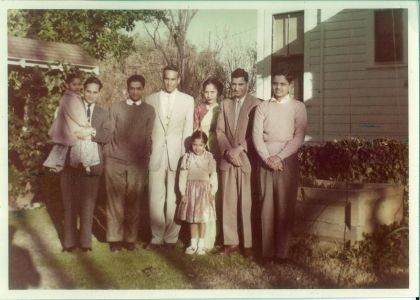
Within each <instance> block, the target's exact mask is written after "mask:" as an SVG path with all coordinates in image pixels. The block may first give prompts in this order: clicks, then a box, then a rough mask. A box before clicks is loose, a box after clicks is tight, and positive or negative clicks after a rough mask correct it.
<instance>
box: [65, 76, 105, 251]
mask: <svg viewBox="0 0 420 300" xmlns="http://www.w3.org/2000/svg"><path fill="white" fill-rule="evenodd" d="M83 86H84V90H83V97H82V98H83V104H84V105H85V108H86V114H87V118H88V121H89V123H90V125H91V126H92V127H93V128H94V129H95V131H94V133H93V134H92V136H91V137H90V138H91V139H92V141H93V142H95V143H97V144H98V152H99V159H100V164H99V165H95V166H92V167H90V172H89V174H87V173H86V170H85V168H83V167H80V168H73V167H71V166H70V165H69V161H68V159H67V161H66V164H65V168H64V170H63V172H62V173H61V178H60V181H61V191H62V199H63V206H64V235H63V239H64V251H68V252H71V251H72V250H73V249H74V248H75V247H76V245H77V239H78V244H79V246H80V248H81V249H82V251H84V252H86V251H91V250H92V222H93V212H94V208H95V203H96V198H97V195H98V189H99V182H100V175H101V174H102V173H103V165H104V164H103V162H104V159H103V154H102V147H103V145H104V144H105V143H107V142H108V141H109V139H110V137H111V126H110V119H109V113H108V112H107V111H106V110H104V109H103V108H101V107H99V106H97V105H96V101H97V99H98V97H99V93H100V90H101V88H102V83H101V81H100V80H99V79H97V78H96V77H90V78H88V79H87V80H86V81H85V83H84V85H83ZM70 151H71V148H70ZM78 216H79V218H80V230H79V232H78V231H77V217H78Z"/></svg>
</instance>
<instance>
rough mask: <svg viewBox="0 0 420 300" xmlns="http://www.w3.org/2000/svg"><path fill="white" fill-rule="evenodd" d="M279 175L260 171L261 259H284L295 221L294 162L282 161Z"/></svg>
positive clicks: (296, 180) (295, 189)
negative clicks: (281, 169)
mask: <svg viewBox="0 0 420 300" xmlns="http://www.w3.org/2000/svg"><path fill="white" fill-rule="evenodd" d="M283 168H284V169H283V171H272V170H269V169H267V168H265V167H261V169H260V184H261V192H262V209H261V225H262V256H263V257H274V256H276V257H278V258H287V256H288V252H289V242H290V238H291V234H292V230H293V223H294V218H295V206H296V198H297V189H298V171H299V165H298V158H297V155H296V154H294V155H292V156H289V157H287V158H286V159H285V160H283Z"/></svg>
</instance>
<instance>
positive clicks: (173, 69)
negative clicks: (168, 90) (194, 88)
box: [162, 65, 180, 77]
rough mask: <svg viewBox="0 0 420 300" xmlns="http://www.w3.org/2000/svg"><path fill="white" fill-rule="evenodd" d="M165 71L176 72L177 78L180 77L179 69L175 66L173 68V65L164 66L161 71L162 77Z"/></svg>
mask: <svg viewBox="0 0 420 300" xmlns="http://www.w3.org/2000/svg"><path fill="white" fill-rule="evenodd" d="M166 71H174V72H177V73H178V77H180V76H179V75H180V74H179V69H178V67H177V66H174V65H169V66H166V67H165V68H163V71H162V76H164V75H165V72H166Z"/></svg>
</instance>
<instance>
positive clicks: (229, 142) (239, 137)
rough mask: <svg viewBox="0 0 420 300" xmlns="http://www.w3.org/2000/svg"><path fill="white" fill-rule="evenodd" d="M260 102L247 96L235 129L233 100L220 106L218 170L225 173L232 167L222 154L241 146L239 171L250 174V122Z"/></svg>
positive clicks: (226, 101)
mask: <svg viewBox="0 0 420 300" xmlns="http://www.w3.org/2000/svg"><path fill="white" fill-rule="evenodd" d="M259 103H260V101H259V100H258V99H257V98H255V97H254V96H251V95H249V94H248V95H247V96H246V97H245V99H244V103H243V104H242V106H241V110H240V112H239V117H238V124H237V126H236V129H235V101H234V99H230V98H229V99H225V100H223V101H222V103H221V105H220V113H219V117H218V119H217V128H216V134H217V141H218V144H219V150H220V153H221V154H222V159H221V162H220V169H221V170H222V171H226V170H228V169H229V168H231V167H232V166H233V165H232V164H231V163H230V162H228V161H227V160H226V159H225V157H224V156H223V153H225V151H226V150H230V149H232V148H236V147H238V146H239V145H241V146H242V147H243V148H244V149H245V151H244V152H242V153H241V154H240V159H241V161H242V166H241V169H242V171H243V172H245V173H250V172H251V169H252V168H251V162H250V160H249V157H248V154H249V153H250V152H253V151H255V150H254V149H253V145H252V121H253V119H254V117H253V115H254V112H255V107H256V106H257V105H258V104H259Z"/></svg>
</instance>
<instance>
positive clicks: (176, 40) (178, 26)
mask: <svg viewBox="0 0 420 300" xmlns="http://www.w3.org/2000/svg"><path fill="white" fill-rule="evenodd" d="M197 11H198V10H197V9H192V10H191V9H190V10H168V11H166V17H165V18H163V20H162V22H161V21H160V20H156V21H155V22H153V23H152V27H153V29H152V30H150V29H149V28H148V26H146V25H145V28H146V32H147V34H148V35H149V36H150V38H151V39H152V41H153V43H154V45H155V48H156V49H158V50H159V51H160V52H161V54H162V56H163V58H164V59H165V61H166V63H167V64H176V65H177V66H178V68H179V70H180V73H181V87H182V86H183V84H184V82H185V73H186V72H185V71H186V60H187V59H188V56H189V53H188V47H187V43H186V36H187V31H188V27H189V26H190V23H191V20H192V19H193V18H194V16H195V15H196V13H197ZM162 23H163V24H164V25H165V27H166V28H167V29H168V31H169V38H168V39H167V40H166V41H164V40H163V39H162V38H161V36H160V32H159V29H160V25H161V24H162ZM171 43H173V45H174V46H175V49H176V61H174V59H173V58H172V56H171V55H170V53H169V52H170V51H169V50H170V48H171V47H170V46H171Z"/></svg>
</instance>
